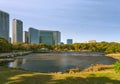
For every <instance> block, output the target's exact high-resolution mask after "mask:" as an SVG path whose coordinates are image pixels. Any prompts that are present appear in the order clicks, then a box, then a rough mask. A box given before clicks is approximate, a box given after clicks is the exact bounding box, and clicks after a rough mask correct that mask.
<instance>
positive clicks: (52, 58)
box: [9, 54, 116, 72]
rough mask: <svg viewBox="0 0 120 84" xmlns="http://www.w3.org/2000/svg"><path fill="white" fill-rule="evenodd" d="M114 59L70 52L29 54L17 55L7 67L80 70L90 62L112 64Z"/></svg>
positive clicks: (40, 70)
mask: <svg viewBox="0 0 120 84" xmlns="http://www.w3.org/2000/svg"><path fill="white" fill-rule="evenodd" d="M115 61H116V60H115V59H113V58H110V57H105V56H79V55H71V54H30V55H27V56H24V57H18V58H16V59H15V61H14V62H10V63H9V67H12V68H21V69H25V70H30V71H39V72H59V71H62V72H63V71H64V70H66V69H69V68H76V67H78V68H80V69H81V70H82V69H84V68H87V67H89V66H90V65H91V64H108V65H109V64H113V63H114V62H115Z"/></svg>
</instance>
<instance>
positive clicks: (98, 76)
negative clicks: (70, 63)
mask: <svg viewBox="0 0 120 84" xmlns="http://www.w3.org/2000/svg"><path fill="white" fill-rule="evenodd" d="M0 84H120V74H118V73H115V71H114V70H113V69H109V70H105V71H99V72H78V73H71V74H69V73H64V74H61V73H38V72H30V71H23V70H16V69H8V68H3V67H0Z"/></svg>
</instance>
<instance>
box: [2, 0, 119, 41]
mask: <svg viewBox="0 0 120 84" xmlns="http://www.w3.org/2000/svg"><path fill="white" fill-rule="evenodd" d="M119 3H120V0H1V1H0V10H3V11H6V12H8V13H9V14H10V22H11V21H12V19H14V18H17V19H20V20H22V21H23V22H24V30H26V31H27V30H28V28H29V27H34V28H36V29H40V30H58V31H60V32H61V34H62V37H61V38H62V41H63V42H65V43H66V39H73V40H74V42H84V41H88V40H96V41H108V42H111V41H116V42H120V39H119V36H120V33H119V32H120V5H119ZM10 24H11V23H10ZM10 30H11V25H10ZM10 34H11V33H10Z"/></svg>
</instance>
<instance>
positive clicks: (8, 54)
mask: <svg viewBox="0 0 120 84" xmlns="http://www.w3.org/2000/svg"><path fill="white" fill-rule="evenodd" d="M30 53H32V52H31V51H25V52H23V51H22V52H10V53H0V58H14V57H16V56H22V55H27V54H30Z"/></svg>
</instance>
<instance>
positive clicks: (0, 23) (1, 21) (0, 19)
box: [0, 10, 9, 41]
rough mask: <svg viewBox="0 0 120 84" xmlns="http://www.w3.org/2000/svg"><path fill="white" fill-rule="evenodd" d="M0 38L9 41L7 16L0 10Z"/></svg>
mask: <svg viewBox="0 0 120 84" xmlns="http://www.w3.org/2000/svg"><path fill="white" fill-rule="evenodd" d="M0 37H3V38H5V39H6V40H8V41H9V14H8V13H6V12H4V11H1V10H0Z"/></svg>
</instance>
